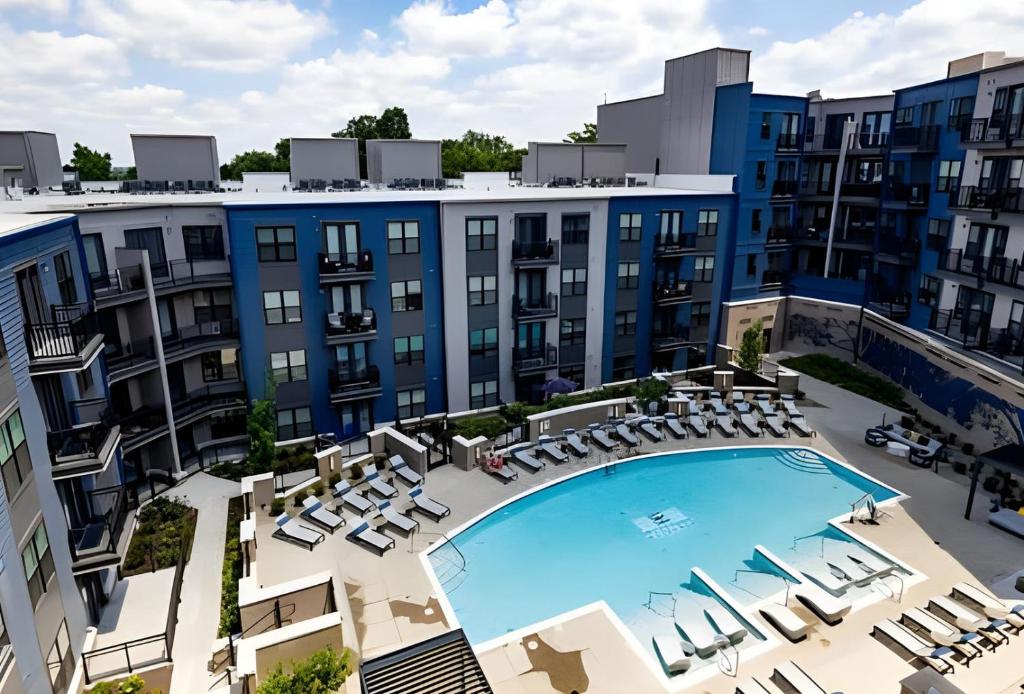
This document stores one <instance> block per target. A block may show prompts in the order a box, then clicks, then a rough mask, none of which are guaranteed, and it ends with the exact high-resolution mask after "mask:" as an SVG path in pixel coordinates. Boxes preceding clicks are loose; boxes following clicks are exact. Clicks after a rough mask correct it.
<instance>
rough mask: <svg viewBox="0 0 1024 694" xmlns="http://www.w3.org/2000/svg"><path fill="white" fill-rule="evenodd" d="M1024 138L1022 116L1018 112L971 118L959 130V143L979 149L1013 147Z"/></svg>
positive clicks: (1023, 118) (1023, 120)
mask: <svg viewBox="0 0 1024 694" xmlns="http://www.w3.org/2000/svg"><path fill="white" fill-rule="evenodd" d="M1021 139H1024V117H1022V116H1021V115H1020V114H1017V115H1006V114H999V115H994V116H992V117H991V118H973V119H971V121H970V122H969V123H967V124H965V125H964V126H963V128H961V130H960V143H961V144H964V145H968V146H970V147H976V148H979V149H995V148H1000V147H1013V146H1017V145H1015V144H1014V140H1021Z"/></svg>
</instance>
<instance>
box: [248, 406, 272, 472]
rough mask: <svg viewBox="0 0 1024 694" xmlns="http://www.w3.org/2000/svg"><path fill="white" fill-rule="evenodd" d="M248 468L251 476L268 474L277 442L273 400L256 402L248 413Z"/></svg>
mask: <svg viewBox="0 0 1024 694" xmlns="http://www.w3.org/2000/svg"><path fill="white" fill-rule="evenodd" d="M247 429H248V431H249V458H248V463H249V468H250V469H251V471H252V474H260V473H264V472H269V471H270V469H271V466H272V465H273V463H274V442H275V441H276V440H277V409H276V407H275V405H274V401H273V400H257V401H256V404H254V405H253V406H252V412H250V413H249V422H248V426H247Z"/></svg>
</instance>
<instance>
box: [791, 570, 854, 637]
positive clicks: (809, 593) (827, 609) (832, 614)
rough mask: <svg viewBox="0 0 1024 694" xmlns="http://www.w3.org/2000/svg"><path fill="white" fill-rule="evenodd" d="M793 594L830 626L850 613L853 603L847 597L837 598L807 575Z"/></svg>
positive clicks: (793, 589) (796, 586)
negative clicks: (812, 581)
mask: <svg viewBox="0 0 1024 694" xmlns="http://www.w3.org/2000/svg"><path fill="white" fill-rule="evenodd" d="M792 595H793V597H795V598H796V599H797V600H799V601H800V602H801V603H803V605H804V606H805V607H806V608H807V609H809V610H810V611H811V612H813V613H814V614H816V615H818V617H820V618H821V620H822V621H823V622H825V623H826V624H828V625H829V626H835V625H836V624H839V623H840V622H841V621H843V617H845V616H846V615H847V614H849V613H850V610H851V609H853V605H852V604H851V603H850V601H849V600H847V599H845V598H837V597H836V596H834V595H832V594H831V593H827V592H826V591H825V590H824V589H823V588H819V587H818V586H817V585H815V584H814V583H811V581H810V579H809V578H807V577H806V576H805V577H804V580H803V581H801V582H800V583H797V584H796V585H795V586H793V588H792Z"/></svg>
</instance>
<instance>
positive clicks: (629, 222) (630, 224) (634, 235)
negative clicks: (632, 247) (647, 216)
mask: <svg viewBox="0 0 1024 694" xmlns="http://www.w3.org/2000/svg"><path fill="white" fill-rule="evenodd" d="M641 219H642V217H641V215H640V214H639V213H637V212H626V213H623V214H620V215H619V241H639V240H640V223H641Z"/></svg>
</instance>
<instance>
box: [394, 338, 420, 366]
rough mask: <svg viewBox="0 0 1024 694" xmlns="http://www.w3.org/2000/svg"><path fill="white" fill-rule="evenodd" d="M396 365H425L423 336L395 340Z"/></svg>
mask: <svg viewBox="0 0 1024 694" xmlns="http://www.w3.org/2000/svg"><path fill="white" fill-rule="evenodd" d="M395 363H396V364H422V363H423V336H422V335H409V336H407V337H396V338H395Z"/></svg>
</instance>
